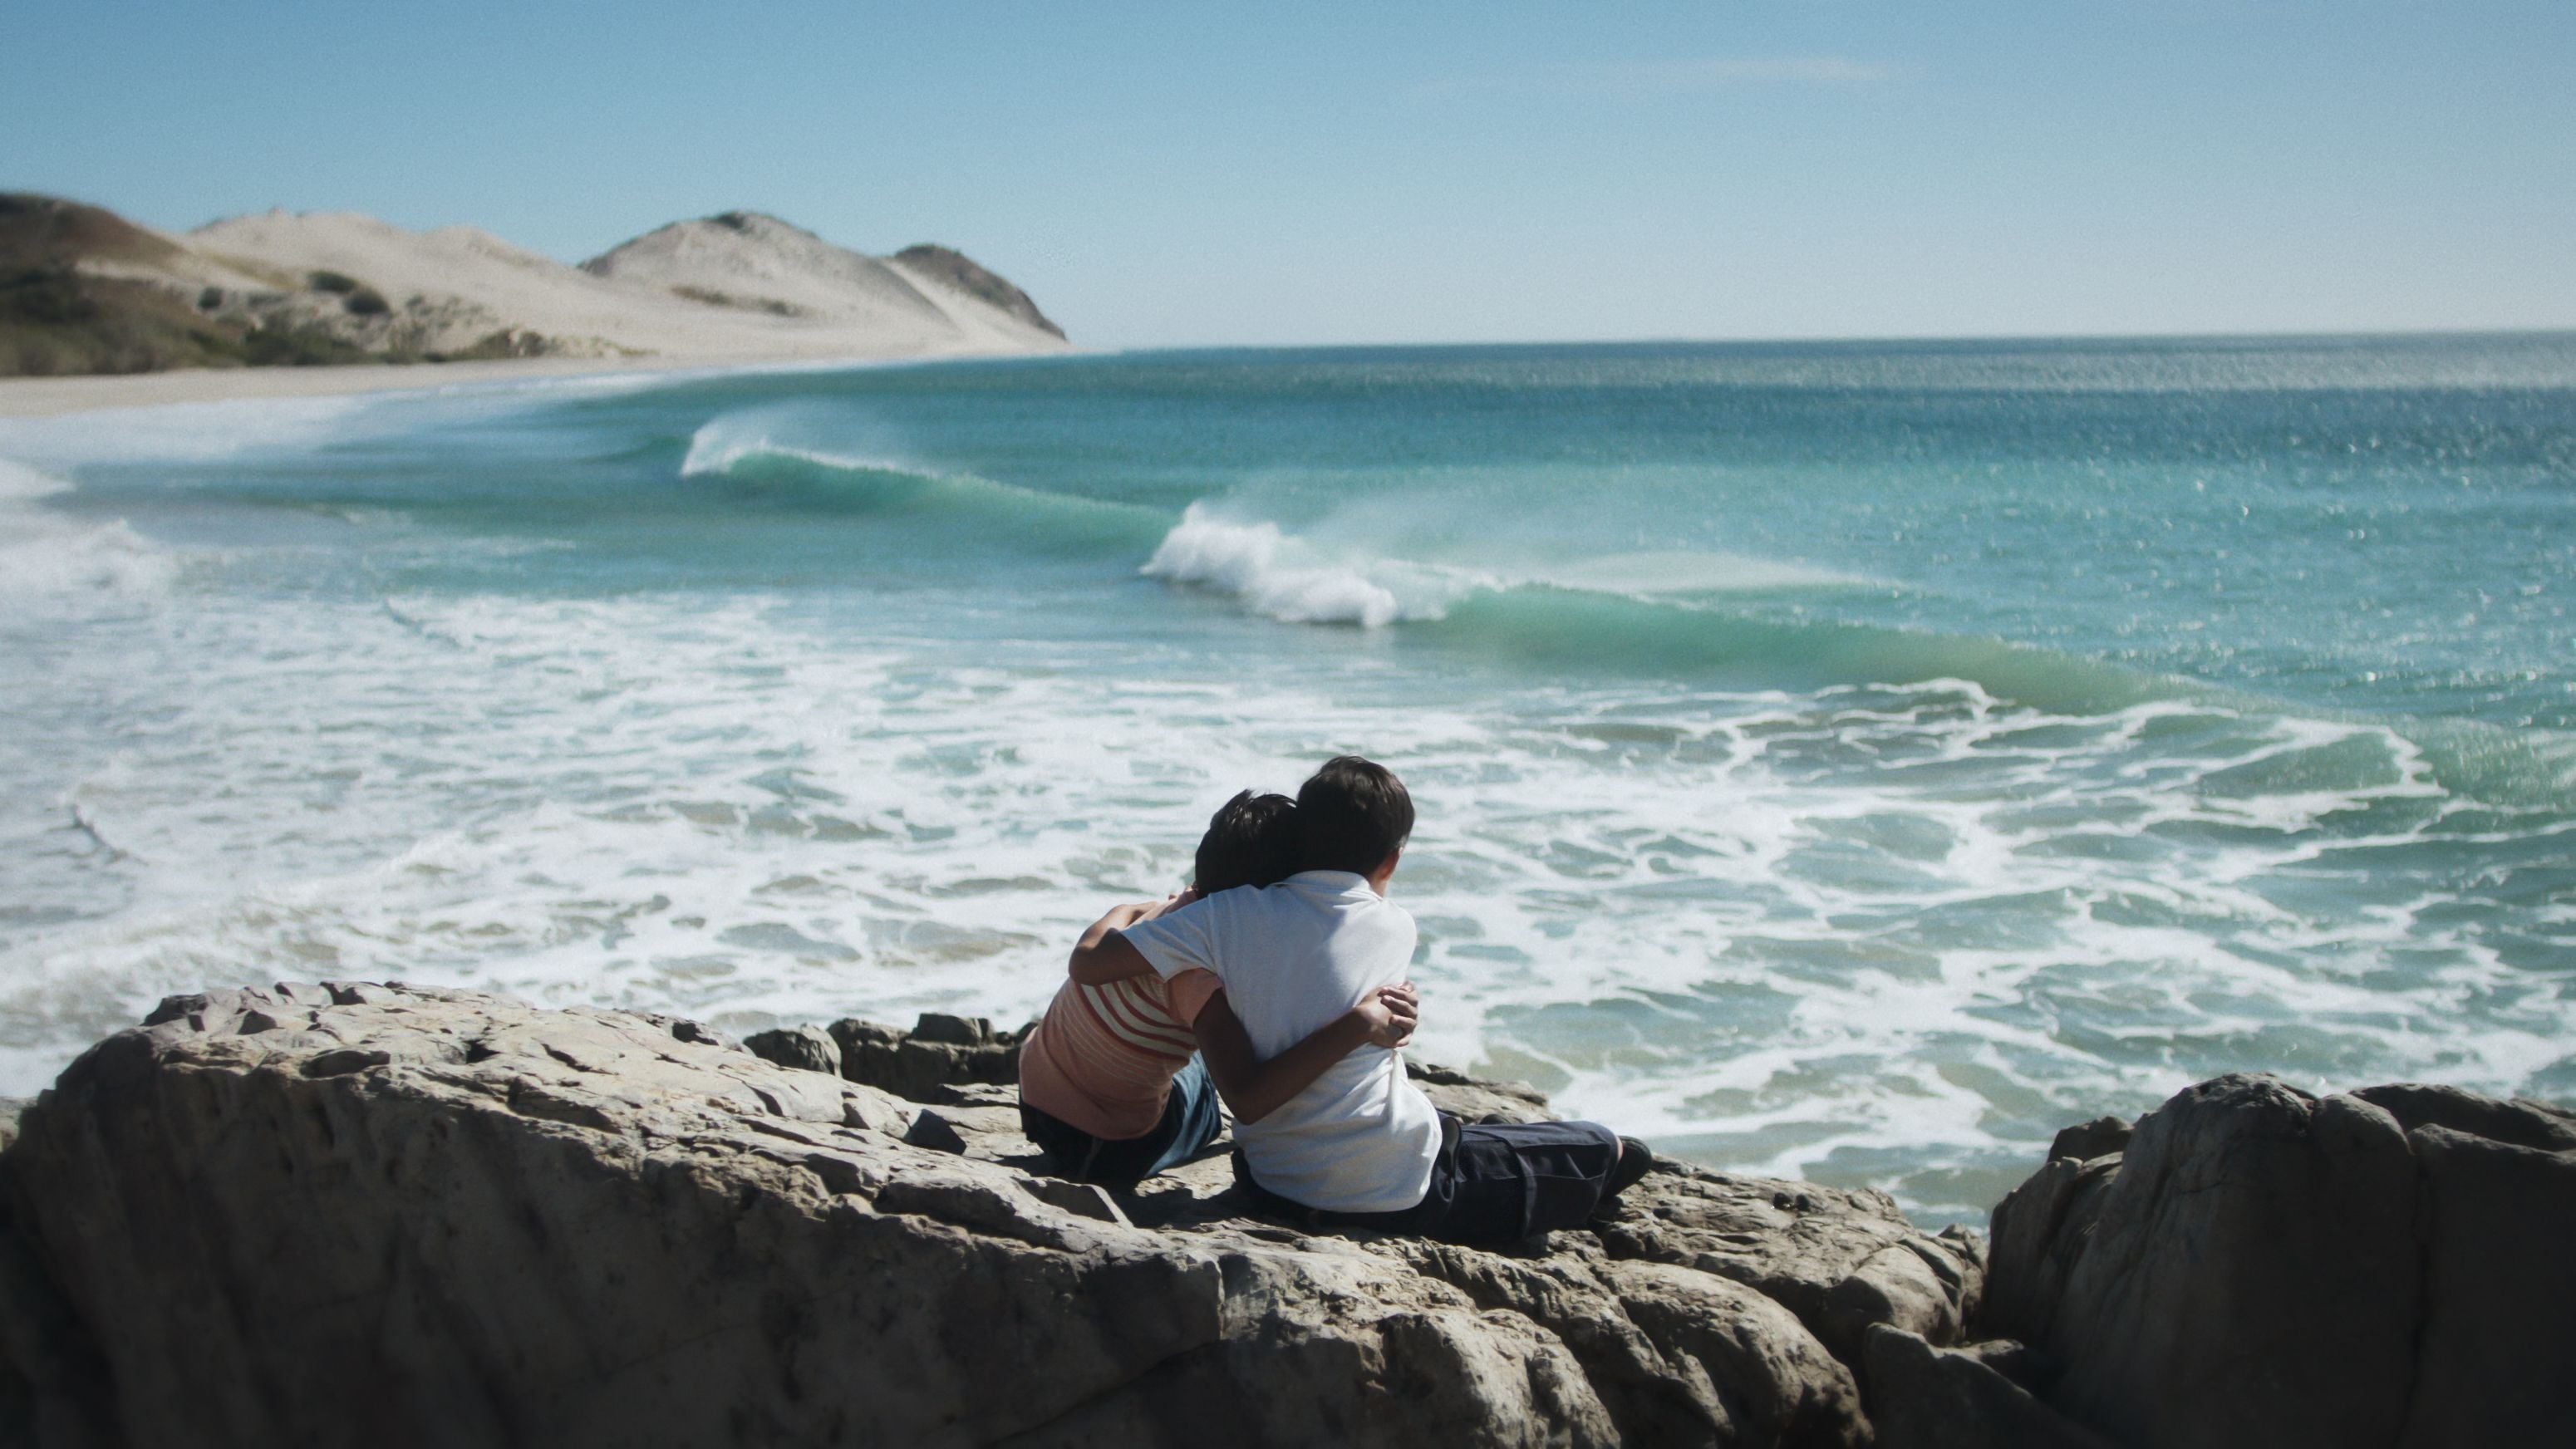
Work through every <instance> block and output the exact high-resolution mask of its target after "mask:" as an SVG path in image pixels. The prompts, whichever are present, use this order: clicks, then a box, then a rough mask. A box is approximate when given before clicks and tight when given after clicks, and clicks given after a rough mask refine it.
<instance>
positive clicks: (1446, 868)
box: [0, 337, 2576, 1221]
mask: <svg viewBox="0 0 2576 1449" xmlns="http://www.w3.org/2000/svg"><path fill="white" fill-rule="evenodd" d="M0 457H5V458H8V459H11V460H14V461H13V462H12V463H10V464H8V465H6V466H5V467H0V602H5V604H6V605H7V608H6V610H5V613H0V680H5V681H6V682H5V684H0V689H5V691H6V693H5V695H0V703H4V704H5V711H6V718H7V720H8V723H9V728H8V729H7V731H6V733H5V736H0V860H5V861H6V862H7V870H6V875H5V879H6V882H7V884H6V887H5V894H0V1090H5V1091H15V1092H26V1091H30V1090H33V1089H34V1088H36V1087H37V1086H39V1085H41V1084H42V1083H43V1082H44V1081H45V1080H47V1079H49V1078H50V1076H51V1074H52V1073H53V1072H54V1071H56V1070H58V1069H59V1068H60V1066H61V1065H62V1063H63V1062H64V1061H66V1060H68V1058H69V1057H70V1055H71V1054H72V1053H74V1052H75V1051H76V1050H78V1048H79V1047H80V1046H81V1045H83V1044H85V1043H86V1042H87V1041H89V1040H91V1039H93V1038H95V1037H96V1036H97V1035H99V1034H101V1033H103V1032H105V1031H108V1030H111V1029H113V1028H115V1027H117V1026H120V1025H124V1024H128V1023H130V1022H131V1021H132V1020H134V1019H135V1018H136V1017H137V1016H138V1015H139V1014H140V1013H141V1012H142V1011H143V1010H145V1009H147V1008H148V1007H149V1005H150V1004H151V1002H152V1001H153V1000H154V999H156V998H157V997H158V996H160V995H161V994H163V993H165V992H168V991H174V990H183V989H193V988H196V987H200V986H204V985H208V984H215V983H220V982H255V981H266V980H274V979H280V978H284V977H298V978H311V977H317V976H326V977H336V976H348V977H402V978H405V979H410V980H415V981H431V982H447V983H457V984H469V985H480V986H489V987H494V988H498V989H504V990H509V991H513V992H518V993H521V994H524V995H528V996H531V997H534V998H536V999H539V1000H544V1001H552V1002H604V1003H610V1004H631V1005H639V1006H651V1007H657V1008H668V1009H677V1010H684V1011H688V1012H691V1013H695V1014H698V1015H701V1016H705V1017H708V1018H711V1019H713V1020H715V1021H716V1022H718V1023H720V1024H722V1025H724V1026H727V1027H729V1028H732V1029H737V1030H748V1029H756V1028H758V1027H761V1026H765V1025H769V1024H771V1023H773V1022H777V1021H801V1020H813V1019H827V1018H829V1017H832V1016H837V1015H841V1014H844V1013H850V1012H857V1013H860V1014H868V1015H875V1016H878V1017H881V1018H884V1019H889V1020H906V1019H908V1018H909V1016H910V1014H911V1013H912V1012H914V1011H917V1010H921V1009H924V1008H940V1009H960V1008H962V1009H966V1010H969V1011H973V1012H977V1013H981V1014H990V1015H993V1016H996V1017H1000V1018H1005V1019H1012V1020H1016V1019H1019V1018H1024V1017H1025V1016H1026V1015H1027V1014H1029V1013H1031V1012H1033V1011H1034V1010H1036V1009H1037V1008H1038V1007H1039V1006H1040V1005H1042V1004H1043V1002H1044V1001H1045V1000H1046V998H1047V996H1048V995H1049V994H1050V992H1051V990H1052V987H1053V985H1054V983H1055V981H1056V980H1057V979H1058V977H1059V974H1060V972H1061V970H1062V960H1063V949H1064V946H1065V943H1066V942H1067V941H1068V940H1069V939H1070V937H1071V934H1072V933H1073V932H1074V931H1075V930H1076V929H1078V928H1079V926H1080V925H1081V924H1082V923H1083V922H1085V921H1087V920H1088V919H1090V918H1091V917H1092V916H1093V915H1095V914H1097V912H1098V911H1099V910H1100V909H1101V908H1102V907H1104V906H1105V905H1106V904H1108V903H1110V902H1112V901H1114V900H1117V899H1120V898H1132V897H1137V896H1142V895H1146V894H1153V893H1159V892H1161V891H1163V890H1167V889H1170V888H1171V887H1172V886H1174V885H1175V884H1177V883H1178V881H1179V879H1180V878H1181V875H1182V872H1183V871H1184V870H1185V869H1186V865H1187V859H1188V853H1189V850H1190V847H1191V846H1192V844H1193V843H1194V842H1195V839H1196V835H1197V831H1198V829H1199V827H1200V825H1201V824H1202V823H1203V822H1204V820H1205V818H1206V815H1207V813H1208V811H1209V810H1210V809H1212V808H1213V807H1214V806H1215V805H1216V804H1217V803H1218V802H1219V801H1220V800H1222V799H1223V798H1224V797H1225V796H1226V795H1228V794H1230V793H1231V792H1232V791H1233V790H1235V789H1237V788H1239V787H1241V786H1245V785H1259V786H1266V787H1270V788H1280V789H1287V788H1293V786H1294V785H1295V783H1296V781H1297V779H1298V778H1300V776H1301V775H1302V774H1303V773H1304V771H1305V770H1306V769H1308V768H1310V767H1311V766H1312V764H1313V763H1314V762H1316V761H1317V760H1320V759H1321V758H1323V757H1324V756H1326V755H1328V754H1331V753H1335V752H1338V751H1341V750H1358V751H1363V752H1366V753H1369V754H1372V755H1375V756H1377V757H1379V758H1382V759H1384V760H1386V761H1387V762H1389V763H1390V764H1392V765H1394V766H1395V767H1396V768H1397V769H1398V770H1399V771H1400V772H1402V773H1403V775H1404V776H1405V778H1406V779H1407V780H1408V782H1409V783H1410V784H1411V786H1412V788H1413V790H1414V792H1415V794H1416V797H1417V800H1418V801H1419V803H1420V806H1421V810H1422V826H1421V830H1420V833H1419V835H1418V836H1417V839H1416V842H1415V845H1414V847H1413V849H1412V850H1411V851H1410V852H1409V853H1408V855H1407V857H1406V862H1405V865H1404V868H1403V871H1402V873H1401V874H1400V875H1399V876H1398V878H1397V882H1396V890H1397V896H1398V899H1399V900H1400V901H1402V902H1403V903H1404V904H1405V905H1407V906H1408V907H1409V908H1410V909H1411V910H1412V911H1413V912H1414V914H1415V916H1416V918H1417V919H1418V920H1419V921H1420V922H1421V924H1422V927H1423V942H1424V944H1423V952H1422V957H1421V959H1420V961H1419V962H1418V963H1417V967H1416V974H1417V976H1418V977H1419V979H1420V980H1421V981H1422V983H1423V984H1424V987H1425V993H1426V1021H1425V1027H1424V1033H1423V1039H1422V1045H1421V1051H1422V1053H1423V1054H1424V1055H1426V1056H1430V1057H1434V1058H1438V1059H1447V1060H1454V1061H1461V1062H1469V1063H1476V1064H1481V1065H1482V1066H1484V1067H1486V1068H1489V1069H1495V1070H1500V1071H1503V1072H1505V1073H1507V1074H1511V1075H1516V1076H1522V1077H1526V1078H1528V1079H1530V1080H1532V1081H1535V1082H1537V1083H1538V1084H1540V1085H1542V1086H1544V1087H1547V1088H1548V1089H1550V1090H1551V1091H1553V1092H1555V1093H1557V1094H1558V1098H1559V1100H1560V1102H1561V1104H1563V1105H1564V1106H1566V1107H1568V1108H1570V1109H1573V1110H1575V1111H1578V1112H1582V1113H1586V1114H1590V1115H1595V1116H1599V1117H1603V1118H1605V1119H1608V1120H1611V1121H1613V1122H1616V1123H1617V1124H1619V1125H1620V1126H1621V1127H1622V1128H1623V1129H1626V1130H1630V1131H1636V1132H1640V1133H1642V1134H1644V1135H1648V1136H1651V1137H1653V1138H1655V1139H1656V1140H1657V1142H1658V1143H1659V1145H1664V1146H1667V1147H1671V1148H1675V1149H1679V1150H1681V1151H1683V1152H1685V1153H1688V1154H1690V1155H1694V1156H1697V1157H1700V1158H1702V1159H1704V1160H1706V1161H1709V1162H1712V1163H1717V1164H1721V1165H1725V1166H1730V1167H1736V1168H1743V1169H1758V1170H1762V1171H1769V1172H1778V1173H1789V1174H1799V1175H1804V1176H1809V1177H1814V1178H1818V1179H1820V1180H1824V1181H1828V1182H1835V1183H1860V1182H1869V1183H1876V1184H1879V1185H1882V1186H1886V1187H1888V1188H1889V1189H1890V1190H1891V1191H1894V1192H1895V1193H1896V1194H1897V1195H1898V1197H1899V1199H1900V1200H1901V1201H1903V1202H1904V1203H1905V1204H1906V1205H1907V1207H1908V1208H1909V1209H1910V1210H1912V1211H1914V1212H1916V1213H1917V1214H1918V1215H1919V1216H1921V1217H1923V1218H1924V1219H1925V1220H1927V1221H1944V1220H1949V1219H1955V1218H1966V1219H1970V1220H1974V1219H1976V1218H1978V1217H1979V1216H1981V1214H1982V1212H1983V1210H1984V1209H1985V1208H1986V1207H1987V1206H1988V1205H1990V1204H1991V1202H1992V1201H1993V1199H1994V1198H1995V1197H1996V1196H1997V1195H1999V1194H2000V1192H2001V1191H2002V1190H2003V1189H2004V1188H2006V1187H2008V1186H2010V1185H2011V1184H2012V1183H2013V1182H2015V1181H2017V1180H2018V1179H2019V1177H2020V1176H2021V1175H2023V1174H2024V1173H2025V1172H2027V1171H2028V1169H2029V1167H2030V1166H2031V1165H2032V1164H2033V1162H2034V1161H2035V1158H2036V1154H2037V1152H2038V1150H2039V1148H2040V1147H2041V1146H2042V1145H2043V1144H2045V1142H2046V1141H2047V1139H2048V1137H2049V1135H2050V1134H2051V1133H2052V1132H2053V1131H2054V1130H2055V1129H2056V1128H2057V1127H2058V1126H2061V1125H2063V1124H2065V1123H2067V1122H2069V1121H2074V1120H2078V1119H2081V1118H2084V1117H2088V1116H2091V1115H2094V1114H2096V1113H2099V1112H2103V1111H2117V1112H2122V1113H2133V1112H2136V1111H2138V1110H2141V1109H2143V1108H2145V1107H2147V1106H2151V1105H2153V1103H2154V1102H2156V1101H2157V1100H2159V1099H2160V1098H2161V1097H2162V1096H2163V1095H2165V1094H2166V1093H2169V1092H2170V1091H2172V1090H2173V1089H2175V1088H2176V1087H2179V1086H2180V1085H2182V1084H2184V1083H2185V1082H2188V1081H2190V1080H2194V1079H2196V1078H2198V1077H2201V1076H2205V1075H2208V1074H2210V1073H2214V1072H2217V1071H2223V1070H2230V1069H2261V1070H2269V1071H2276V1072H2280V1073H2282V1074H2284V1075H2285V1076H2288V1077H2290V1078H2291V1079H2293V1080H2295V1081H2299V1082H2302V1083H2304V1084H2308V1085H2312V1086H2349V1085H2356V1084H2360V1083H2363V1082H2368V1081H2379V1080H2387V1079H2392V1078H2398V1077H2426V1078H2433V1079H2438V1080H2444V1081H2453V1082H2460V1083H2464V1084H2467V1085H2471V1086H2475V1087H2479V1088H2482V1089H2486V1090H2491V1091H2515V1092H2524V1093H2528V1094H2532V1095H2537V1096H2542V1097H2547V1098H2551V1099H2554V1100H2559V1101H2576V1034H2571V1031H2570V1027H2571V1024H2576V951H2571V938H2576V835H2571V829H2576V733H2571V731H2576V631H2571V628H2570V624H2569V620H2568V615H2567V608H2568V605H2569V602H2570V599H2569V593H2570V589H2571V578H2576V571H2571V569H2570V563H2571V561H2572V560H2571V555H2576V526H2571V525H2572V524H2576V517H2571V510H2576V490H2571V484H2576V339H2570V338H2567V337H2506V338H2471V339H2395V340H2366V339H2365V340H2353V339H2337V340H2328V341H2309V342H2301V341H2277V340H2274V341H2216V342H2152V343H2083V344H2077V343H2055V344H1871V345H1864V344H1845V345H1804V346H1785V345H1784V346H1761V347H1756V346H1744V347H1710V346H1633V347H1625V346H1623V347H1589V348H1561V347H1546V348H1539V347H1531V348H1474V349H1423V350H1394V349H1372V350H1365V351H1349V352H1243V353H1186V354H1178V353H1166V354H1141V355H1133V356H1119V357H1103V358H1071V359H1047V360H1042V361H1010V362H985V363H944V364H937V365H925V366H917V367H898V368H871V369H860V370H850V371H839V372H815V371H797V372H768V373H745V374H729V375H721V376H714V377H701V378H695V379H680V380H659V381H657V380H651V379H637V378H631V377H630V378H621V379H614V380H604V381H598V382H580V383H563V382H555V383H542V384H532V385H522V386H517V387H483V388H465V389H456V390H453V391H451V392H448V393H445V394H432V395H413V396H398V397H378V398H370V399H339V400H325V401H302V402H292V403H274V404H237V405H225V406H220V407H193V408H171V409H161V410H156V411H154V412H150V413H136V414H126V415H92V416H88V417H77V418H69V419H60V420H53V421H47V422H36V423H18V424H0Z"/></svg>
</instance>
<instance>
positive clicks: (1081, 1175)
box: [1020, 1056, 1225, 1183]
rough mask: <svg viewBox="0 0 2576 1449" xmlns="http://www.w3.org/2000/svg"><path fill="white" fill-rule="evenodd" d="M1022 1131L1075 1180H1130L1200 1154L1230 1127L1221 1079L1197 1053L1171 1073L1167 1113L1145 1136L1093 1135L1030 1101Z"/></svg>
mask: <svg viewBox="0 0 2576 1449" xmlns="http://www.w3.org/2000/svg"><path fill="white" fill-rule="evenodd" d="M1020 1130H1021V1131H1022V1132H1025V1133H1027V1134H1028V1139H1029V1140H1030V1141H1031V1142H1034V1143H1036V1144H1037V1145H1038V1151H1040V1152H1043V1153H1045V1154H1046V1159H1047V1166H1048V1167H1049V1168H1050V1169H1051V1170H1053V1171H1054V1172H1055V1173H1057V1174H1058V1175H1059V1176H1063V1177H1069V1178H1072V1179H1073V1180H1074V1181H1076V1182H1105V1183H1130V1182H1136V1181H1140V1180H1142V1179H1144V1178H1148V1177H1152V1176H1153V1175H1154V1174H1155V1173H1158V1172H1160V1171H1162V1170H1163V1169H1164V1168H1167V1167H1176V1166H1178V1165H1180V1164H1181V1163H1184V1162H1187V1161H1189V1160H1190V1159H1191V1158H1193V1157H1196V1156H1198V1155H1199V1153H1200V1151H1201V1150H1203V1149H1204V1148H1206V1146H1207V1145H1208V1144H1209V1143H1211V1142H1214V1141H1215V1140H1216V1135H1217V1134H1218V1133H1219V1132H1222V1131H1224V1130H1225V1118H1224V1116H1223V1115H1222V1114H1220V1113H1219V1112H1218V1111H1217V1098H1216V1083H1215V1082H1213V1081H1210V1080H1209V1079H1208V1074H1207V1068H1206V1067H1205V1066H1204V1065H1202V1064H1201V1063H1200V1061H1199V1059H1198V1058H1197V1057H1196V1056H1193V1057H1191V1058H1190V1060H1189V1064H1188V1065H1187V1066H1184V1067H1182V1068H1181V1069H1180V1070H1179V1071H1178V1072H1175V1073H1173V1074H1172V1095H1171V1097H1170V1099H1169V1100H1168V1101H1166V1102H1165V1103H1164V1104H1163V1118H1162V1120H1161V1121H1159V1122H1156V1123H1155V1124H1154V1127H1153V1130H1152V1131H1150V1132H1147V1133H1146V1134H1145V1135H1144V1136H1142V1137H1128V1138H1116V1137H1094V1136H1092V1135H1091V1134H1090V1133H1088V1132H1085V1131H1083V1130H1082V1129H1081V1128H1079V1127H1076V1126H1074V1125H1072V1124H1071V1123H1069V1122H1066V1121H1064V1120H1062V1119H1061V1118H1058V1117H1053V1116H1050V1115H1048V1114H1047V1113H1045V1112H1041V1111H1039V1110H1038V1109H1037V1108H1035V1107H1032V1106H1030V1105H1029V1104H1028V1103H1026V1102H1022V1103H1021V1104H1020Z"/></svg>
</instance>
